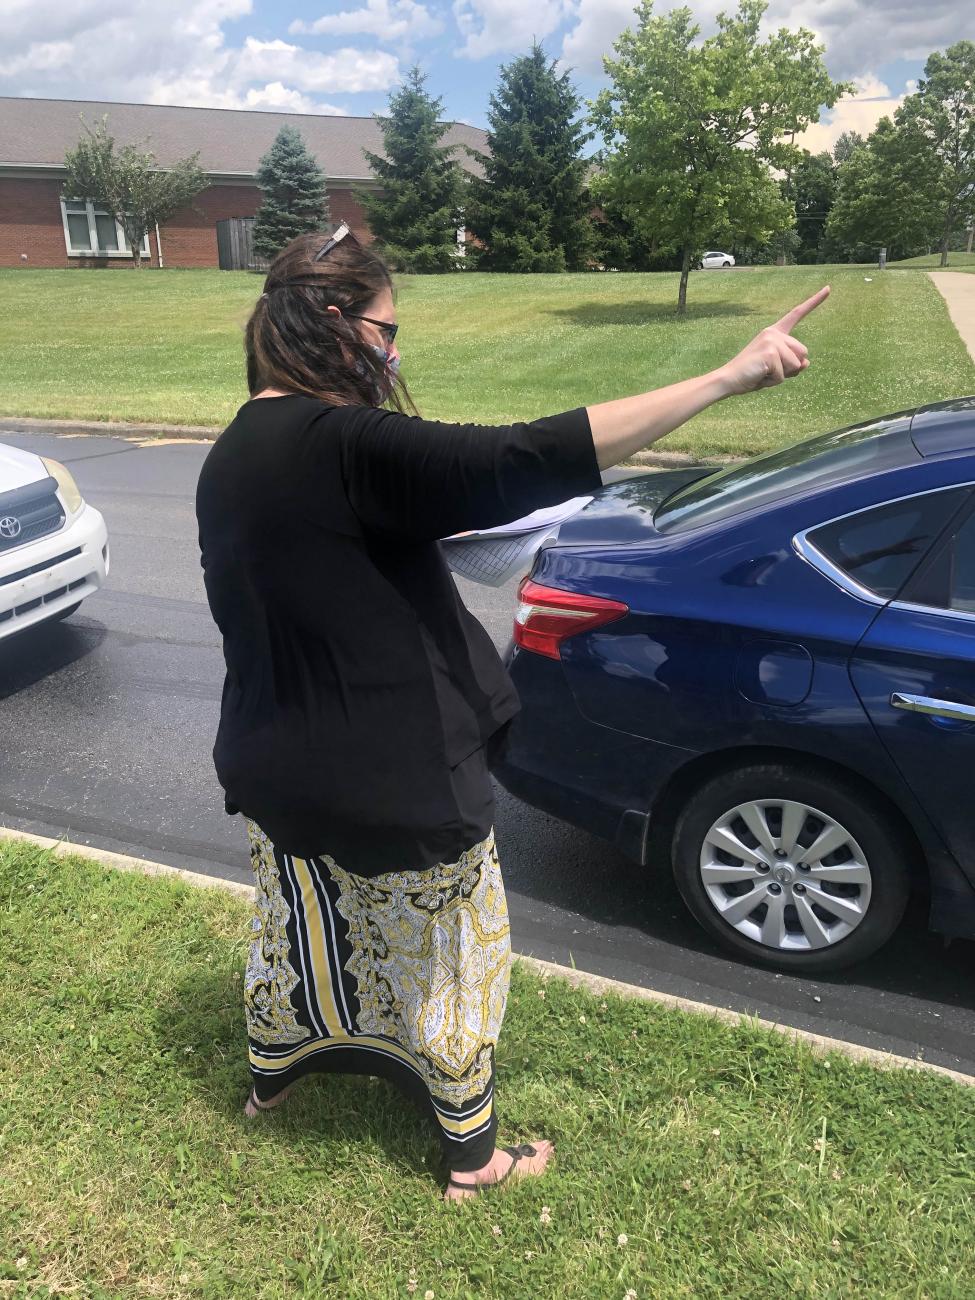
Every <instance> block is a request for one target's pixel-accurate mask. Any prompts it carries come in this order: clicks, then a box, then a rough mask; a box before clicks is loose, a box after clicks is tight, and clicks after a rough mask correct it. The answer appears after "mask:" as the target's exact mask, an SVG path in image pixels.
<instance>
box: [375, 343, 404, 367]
mask: <svg viewBox="0 0 975 1300" xmlns="http://www.w3.org/2000/svg"><path fill="white" fill-rule="evenodd" d="M369 346H370V347H371V348H372V350H373V352H375V354H376V356H377V357H382V359H383V361H385V363H386V369H387V370H388V371H389V373H390V374H391V375H396V374H399V357H394V356H392V355H391V354H390V353H389V352H387V351H386V349H385V348H378V347H376V345H375V343H370V344H369Z"/></svg>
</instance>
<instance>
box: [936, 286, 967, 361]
mask: <svg viewBox="0 0 975 1300" xmlns="http://www.w3.org/2000/svg"><path fill="white" fill-rule="evenodd" d="M928 275H929V276H930V277H931V279H932V280H933V281H934V285H935V288H936V289H937V290H938V292H939V293H940V294H941V296H942V298H944V300H945V303H946V304H947V306H948V315H949V316H950V317H951V319H952V322H953V323H954V326H955V329H956V330H957V331H958V333H959V334H960V335H961V341H962V342H963V343H964V345H965V347H966V348H968V355H969V356H970V357H971V359H972V360H973V361H975V275H960V274H959V273H958V272H957V271H929V272H928Z"/></svg>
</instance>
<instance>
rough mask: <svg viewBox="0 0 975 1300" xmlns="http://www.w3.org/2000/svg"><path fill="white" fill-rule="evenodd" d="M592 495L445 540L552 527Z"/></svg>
mask: <svg viewBox="0 0 975 1300" xmlns="http://www.w3.org/2000/svg"><path fill="white" fill-rule="evenodd" d="M592 499H593V498H592V497H572V498H571V499H570V500H568V501H563V502H561V504H559V505H557V506H546V508H545V509H544V510H535V511H534V512H533V513H532V514H530V515H525V516H524V518H523V519H514V520H512V522H511V523H510V524H500V525H499V526H498V527H497V528H481V529H477V530H475V531H474V532H471V533H454V534H453V535H452V536H451V537H449V538H444V541H455V540H456V539H457V538H466V537H505V536H510V535H511V534H512V533H532V532H534V531H535V530H536V529H538V528H551V527H552V526H553V525H555V524H564V523H565V521H566V520H567V519H571V518H572V516H573V515H577V514H578V513H579V511H580V510H582V509H583V508H584V507H585V506H587V505H588V504H589V502H590V501H592Z"/></svg>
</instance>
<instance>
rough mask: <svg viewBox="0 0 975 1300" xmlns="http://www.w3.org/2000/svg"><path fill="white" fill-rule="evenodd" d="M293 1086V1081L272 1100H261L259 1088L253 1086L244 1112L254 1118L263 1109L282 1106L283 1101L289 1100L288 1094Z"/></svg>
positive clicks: (249, 1117) (248, 1116)
mask: <svg viewBox="0 0 975 1300" xmlns="http://www.w3.org/2000/svg"><path fill="white" fill-rule="evenodd" d="M293 1087H294V1084H293V1083H292V1084H289V1085H288V1087H287V1088H283V1089H282V1090H281V1091H280V1092H279V1093H277V1094H276V1096H274V1097H272V1098H271V1100H270V1101H261V1100H260V1099H259V1098H258V1095H257V1090H256V1089H255V1088H251V1095H250V1096H249V1097H248V1098H247V1104H246V1105H245V1106H244V1114H245V1115H246V1116H247V1118H248V1119H253V1118H254V1116H255V1115H257V1114H258V1113H259V1112H260V1111H262V1110H273V1109H274V1107H275V1106H280V1105H281V1103H282V1102H283V1101H285V1100H287V1097H288V1094H289V1093H290V1092H291V1089H292V1088H293Z"/></svg>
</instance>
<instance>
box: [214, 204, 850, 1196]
mask: <svg viewBox="0 0 975 1300" xmlns="http://www.w3.org/2000/svg"><path fill="white" fill-rule="evenodd" d="M827 293H828V289H823V290H821V291H820V293H819V294H817V295H815V296H814V297H813V298H810V299H809V300H808V302H806V303H804V304H803V305H802V306H800V307H798V308H796V309H795V310H794V311H793V312H791V313H790V314H789V315H788V316H786V317H784V318H783V320H782V321H780V322H779V323H778V325H776V326H773V327H771V328H770V329H767V330H764V331H763V332H762V333H761V334H760V335H758V337H757V338H756V339H755V340H754V341H753V342H752V343H750V344H749V345H748V347H746V348H745V350H744V351H743V352H742V353H740V354H739V355H738V356H737V357H735V358H734V360H732V361H730V362H729V363H728V364H727V365H724V366H722V367H721V368H720V369H718V370H715V371H713V372H711V373H710V374H707V375H703V376H701V377H700V378H696V379H689V380H686V381H684V382H683V383H679V384H673V385H671V386H669V387H667V388H663V389H659V390H657V391H654V392H649V393H644V394H642V395H640V396H637V397H627V398H622V399H621V400H619V401H614V402H604V403H601V404H600V405H597V406H592V407H589V408H580V409H577V410H573V411H568V412H565V413H563V414H561V415H555V416H552V417H550V418H547V419H542V420H535V421H532V422H530V423H520V424H514V425H509V426H500V427H485V426H476V425H461V424H456V425H455V424H443V423H436V422H429V421H424V420H421V419H420V418H419V417H418V416H416V415H406V414H404V413H403V408H404V406H408V407H412V403H411V402H410V399H409V396H408V394H407V392H406V389H405V387H404V386H403V384H402V382H401V380H400V379H399V375H398V368H399V353H398V351H397V348H396V345H395V341H394V340H395V336H396V329H397V325H396V309H395V305H394V302H393V296H392V285H391V280H390V275H389V272H388V271H387V269H386V267H385V266H384V264H383V263H382V261H381V260H380V259H379V258H378V257H377V256H376V255H375V254H374V253H372V252H370V251H369V249H368V248H366V247H364V246H363V245H361V244H360V243H359V242H358V240H357V239H356V238H355V237H354V236H353V235H352V234H351V233H350V232H349V230H348V228H347V227H344V226H342V227H340V228H339V229H338V230H337V231H336V232H335V234H334V235H333V236H331V237H330V238H326V237H324V236H323V235H316V234H309V235H303V236H301V237H300V238H298V239H296V240H294V241H293V242H292V243H291V244H290V245H289V246H288V247H287V248H286V249H284V251H283V252H282V253H280V254H279V255H278V257H277V258H276V259H275V260H274V262H273V264H272V266H271V269H270V271H269V273H268V276H267V280H266V283H265V289H264V292H263V293H262V294H261V297H260V299H259V300H258V302H257V304H256V306H255V308H254V311H253V314H252V316H251V318H250V320H249V322H248V325H247V332H246V344H245V348H246V356H247V382H248V388H249V391H250V394H251V396H250V400H249V401H247V402H245V403H244V405H243V406H242V407H241V408H240V410H239V411H238V412H237V415H236V416H235V418H234V419H233V421H232V422H231V423H230V425H229V426H228V427H227V429H226V430H225V431H224V432H223V434H222V435H221V436H220V438H219V439H218V440H217V442H216V444H215V445H214V447H213V449H212V450H211V452H210V453H209V455H208V456H207V459H206V463H205V464H204V467H203V471H202V473H201V476H200V483H199V488H198V493H197V518H198V521H199V528H200V547H201V552H202V563H203V567H204V571H205V583H206V590H207V597H208V599H209V602H210V607H211V610H212V612H213V616H214V618H215V620H216V622H217V624H218V626H219V628H220V630H221V632H222V634H223V639H224V655H225V659H226V665H227V675H226V681H225V684H224V692H223V700H222V707H221V716H220V725H219V729H218V733H217V739H216V744H215V747H214V760H215V764H216V770H217V775H218V778H219V780H220V783H221V785H222V786H223V789H224V791H225V804H226V808H227V811H228V812H229V813H232V814H235V813H242V814H243V815H244V817H245V819H246V824H247V829H248V835H249V840H250V850H251V857H252V861H253V866H254V871H255V879H256V907H255V913H254V919H253V923H252V926H253V936H252V942H251V944H250V951H249V957H248V962H247V971H246V975H245V988H244V1003H245V1013H246V1021H247V1034H248V1047H249V1052H248V1055H249V1062H250V1068H251V1074H252V1078H253V1090H252V1092H251V1095H250V1098H249V1100H248V1103H247V1106H246V1108H245V1111H246V1114H248V1115H249V1116H253V1115H256V1113H257V1112H258V1111H259V1110H263V1109H267V1108H269V1107H271V1106H273V1105H276V1104H278V1103H279V1102H280V1101H282V1100H283V1099H284V1098H285V1097H286V1096H287V1094H288V1092H289V1091H290V1089H291V1087H292V1086H293V1084H294V1083H295V1082H296V1081H297V1080H298V1079H300V1078H301V1077H302V1076H303V1075H305V1074H308V1073H309V1072H311V1071H338V1072H346V1073H359V1074H361V1073H369V1074H376V1075H382V1076H384V1077H386V1078H389V1079H391V1080H393V1081H394V1082H395V1083H397V1084H398V1085H400V1086H401V1087H402V1088H403V1089H404V1090H405V1091H406V1092H407V1093H409V1094H410V1095H412V1096H413V1097H414V1098H415V1099H417V1100H418V1101H419V1102H420V1104H421V1105H422V1107H423V1108H424V1109H425V1110H426V1112H427V1113H428V1115H429V1116H430V1118H431V1119H432V1120H433V1121H434V1124H435V1126H436V1131H437V1133H438V1135H439V1138H440V1141H441V1145H442V1148H443V1152H444V1156H445V1160H446V1163H447V1167H448V1169H449V1177H448V1185H447V1190H446V1196H447V1198H448V1199H451V1200H454V1199H462V1198H464V1197H469V1196H471V1195H473V1194H474V1193H475V1192H476V1191H478V1190H480V1189H481V1188H482V1187H485V1186H489V1185H491V1184H494V1183H498V1182H500V1181H502V1180H503V1179H504V1178H506V1177H508V1176H509V1175H511V1174H512V1173H514V1174H517V1175H524V1174H540V1173H541V1172H542V1171H543V1169H544V1168H545V1166H546V1165H547V1163H548V1162H549V1160H550V1159H551V1156H552V1153H553V1147H552V1143H551V1142H549V1141H544V1140H536V1141H533V1142H532V1143H525V1144H522V1145H520V1146H516V1147H501V1148H499V1147H497V1146H496V1141H495V1139H496V1135H497V1127H498V1112H497V1109H496V1107H495V1102H494V1048H495V1044H496V1042H497V1038H498V1033H499V1030H500V1028H501V1022H502V1019H503V1017H504V1010H505V999H506V996H507V991H508V979H509V961H510V941H509V930H508V917H507V910H506V906H505V896H504V887H503V884H502V881H501V876H500V870H499V866H498V857H497V851H496V847H495V842H494V829H493V820H494V800H493V794H492V787H491V783H490V778H489V768H490V763H491V760H492V757H493V755H494V754H495V752H496V751H498V750H499V749H500V748H501V746H502V745H503V743H504V737H505V734H506V730H507V727H508V724H509V723H510V721H511V719H512V718H513V717H514V715H515V714H516V712H517V711H518V700H517V697H516V695H515V692H514V688H513V686H512V684H511V681H510V679H509V678H508V676H507V673H506V672H505V670H504V668H503V665H502V664H501V661H500V659H499V657H498V655H497V652H496V651H495V649H494V646H493V644H492V642H491V640H490V638H489V637H488V635H487V633H486V632H485V631H484V629H483V628H482V627H481V625H480V624H479V623H478V622H477V620H476V619H475V618H474V617H473V616H472V615H470V614H469V613H468V612H467V610H466V609H465V607H464V605H463V604H462V603H461V601H460V599H459V597H458V594H457V590H456V587H455V586H454V583H453V580H452V578H451V577H450V574H449V572H448V570H447V567H446V565H445V563H444V560H443V556H442V554H441V551H440V548H439V546H438V544H437V540H438V538H441V537H446V536H448V535H450V534H452V533H457V532H461V531H466V530H469V529H478V528H488V527H491V526H494V525H497V524H502V523H506V522H509V521H510V520H512V519H516V518H520V517H522V516H523V515H526V514H528V513H530V512H531V511H533V510H536V509H539V508H541V507H543V506H548V505H554V504H557V503H558V502H560V501H563V500H565V499H567V498H569V497H572V496H576V495H581V494H584V493H589V492H592V491H594V490H595V489H596V488H598V487H600V486H601V478H600V471H601V470H604V469H607V468H609V467H610V466H611V465H615V464H616V463H617V462H618V461H620V460H624V459H625V458H626V457H628V456H630V455H631V454H632V453H633V452H635V451H637V450H639V449H640V448H642V447H645V446H646V445H647V444H648V443H651V442H654V441H655V440H656V439H657V438H660V437H662V436H663V435H664V434H666V433H668V432H669V431H670V430H672V429H674V428H676V427H677V426H678V425H680V424H682V423H684V421H685V420H688V419H690V417H691V416H693V415H694V414H695V413H697V412H698V411H701V410H703V409H704V408H705V407H707V406H709V405H710V404H711V403H713V402H716V401H718V400H719V399H721V398H724V397H727V396H729V395H731V394H733V393H744V392H747V391H749V390H751V389H754V388H761V387H767V386H770V385H772V384H777V383H780V382H781V381H782V380H783V379H784V378H786V377H788V376H791V375H795V374H797V373H798V372H799V371H801V370H803V369H805V367H806V366H807V365H808V358H807V355H806V349H805V348H804V347H803V346H802V344H801V343H799V342H797V341H796V340H795V339H793V338H792V337H790V330H791V329H792V328H793V327H794V325H795V324H796V323H797V322H798V321H799V320H800V319H801V318H802V317H803V316H804V315H805V314H806V313H807V312H808V311H811V310H812V308H813V307H815V306H816V305H817V304H818V303H819V302H820V301H821V300H822V299H823V298H824V297H825V296H826V294H827ZM384 404H388V405H391V406H393V407H394V408H395V409H393V410H390V409H383V408H384Z"/></svg>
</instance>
